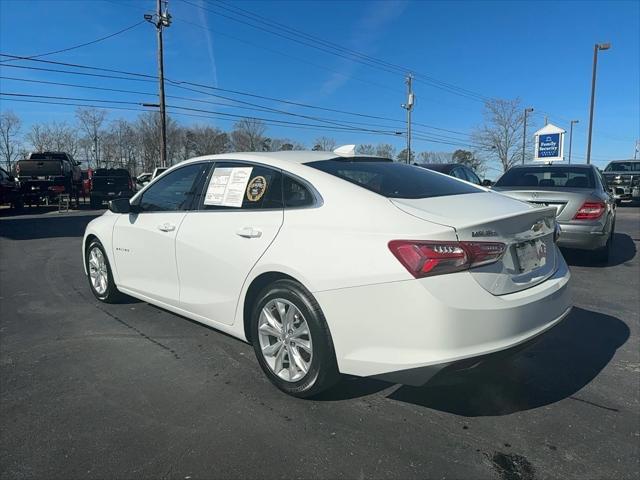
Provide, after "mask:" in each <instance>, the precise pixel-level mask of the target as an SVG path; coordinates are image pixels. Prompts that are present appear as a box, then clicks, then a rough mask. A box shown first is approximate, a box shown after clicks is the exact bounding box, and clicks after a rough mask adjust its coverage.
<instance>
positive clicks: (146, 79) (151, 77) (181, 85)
mask: <svg viewBox="0 0 640 480" xmlns="http://www.w3.org/2000/svg"><path fill="white" fill-rule="evenodd" d="M0 56H2V57H10V58H18V59H25V60H29V59H27V58H24V57H19V56H16V55H10V54H4V53H0ZM32 61H35V62H42V63H47V64H53V65H61V66H65V67H70V68H81V69H87V70H93V71H101V72H111V73H117V74H120V75H130V76H132V77H135V78H129V77H122V76H120V75H119V76H114V75H103V74H101V75H98V74H89V73H85V72H70V71H66V70H57V69H45V68H41V67H26V66H20V65H2V66H5V67H12V68H25V69H32V70H41V71H52V72H57V73H68V74H73V75H86V76H92V77H105V78H113V79H121V80H133V81H144V82H155V81H156V80H157V76H154V75H148V74H141V73H137V72H127V71H124V70H117V69H109V68H103V67H94V66H89V65H80V64H73V63H67V62H54V61H51V60H32ZM166 81H167V82H168V83H169V84H170V85H172V86H174V87H176V88H182V89H185V90H191V91H195V92H198V93H202V94H206V95H212V96H217V95H213V94H210V93H208V92H203V91H201V90H194V89H191V88H189V87H185V86H184V85H193V86H196V87H200V88H206V89H208V90H214V91H221V92H226V93H231V94H234V95H241V96H246V97H251V98H258V99H261V100H267V101H272V102H279V103H284V104H287V105H293V106H297V107H302V108H309V109H315V110H321V111H327V112H331V113H339V114H343V115H352V116H357V117H362V118H371V119H375V120H385V121H392V122H396V123H403V121H402V120H398V119H394V118H389V117H382V116H378V115H369V114H364V113H359V112H350V111H346V110H340V109H334V108H327V107H320V106H317V105H310V104H306V103H301V102H295V101H291V100H286V99H280V98H275V97H269V96H265V95H258V94H254V93H249V92H243V91H239V90H231V89H225V88H220V87H213V86H210V85H204V84H199V83H195V82H189V81H181V80H172V79H168V78H167V79H166ZM223 98H224V97H223ZM233 101H236V102H241V101H240V100H236V99H234V100H233ZM414 124H415V125H417V126H421V127H424V128H429V129H434V130H439V131H443V132H448V133H453V134H456V135H463V136H468V135H469V134H468V133H465V132H460V131H456V130H449V129H445V128H441V127H436V126H433V125H428V124H425V123H418V122H414Z"/></svg>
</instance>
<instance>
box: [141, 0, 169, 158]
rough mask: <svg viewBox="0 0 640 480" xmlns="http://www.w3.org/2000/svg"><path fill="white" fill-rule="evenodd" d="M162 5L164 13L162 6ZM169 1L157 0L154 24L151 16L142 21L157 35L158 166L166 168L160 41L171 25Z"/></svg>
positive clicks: (162, 49) (162, 56)
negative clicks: (164, 31)
mask: <svg viewBox="0 0 640 480" xmlns="http://www.w3.org/2000/svg"><path fill="white" fill-rule="evenodd" d="M163 3H164V12H163V11H162V4H163ZM168 3H169V0H157V11H156V15H155V22H154V21H152V20H154V16H153V15H149V14H147V15H145V16H144V19H145V20H146V21H148V22H150V23H153V24H154V25H155V27H156V31H157V33H158V84H159V85H158V96H159V106H160V166H161V167H166V166H167V112H166V108H165V100H164V48H163V41H162V30H163V29H164V28H165V27H168V26H169V25H171V15H170V14H169V13H168V12H167V4H168Z"/></svg>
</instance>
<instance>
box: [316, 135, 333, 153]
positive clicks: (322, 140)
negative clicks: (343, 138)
mask: <svg viewBox="0 0 640 480" xmlns="http://www.w3.org/2000/svg"><path fill="white" fill-rule="evenodd" d="M335 148H336V141H335V140H334V139H333V138H329V137H318V138H316V139H315V141H314V142H313V149H312V150H317V151H320V152H332V151H333V150H335Z"/></svg>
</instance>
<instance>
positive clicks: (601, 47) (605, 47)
mask: <svg viewBox="0 0 640 480" xmlns="http://www.w3.org/2000/svg"><path fill="white" fill-rule="evenodd" d="M609 48H611V44H610V43H596V44H595V45H594V46H593V73H592V76H591V107H590V109H589V135H588V137H587V165H588V164H590V163H591V133H592V130H593V103H594V100H595V96H596V71H597V67H598V51H599V50H609Z"/></svg>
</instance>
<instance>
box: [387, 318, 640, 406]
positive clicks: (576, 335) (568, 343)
mask: <svg viewBox="0 0 640 480" xmlns="http://www.w3.org/2000/svg"><path fill="white" fill-rule="evenodd" d="M628 338H629V328H628V327H627V325H626V324H625V323H624V322H622V321H621V320H619V319H617V318H615V317H612V316H610V315H605V314H602V313H598V312H593V311H589V310H585V309H582V308H574V309H573V311H572V312H571V314H569V316H567V318H566V319H565V320H564V321H563V322H561V323H560V324H559V325H557V326H556V327H554V328H553V329H552V330H551V331H549V332H548V333H547V334H546V335H545V336H544V337H543V338H541V339H540V341H539V342H537V343H536V344H534V345H532V346H531V347H530V348H528V349H526V350H523V351H521V352H520V353H518V354H516V355H515V356H514V357H511V358H508V359H502V360H501V361H500V362H496V363H486V364H481V365H479V366H478V367H476V368H474V369H472V370H467V371H462V372H454V373H449V374H445V375H436V377H434V378H433V379H432V380H431V381H430V382H429V383H427V384H426V385H424V386H422V387H409V386H402V387H400V388H398V389H397V390H395V391H394V392H393V393H392V394H390V395H389V397H388V398H391V399H393V400H397V401H401V402H407V403H411V404H414V405H420V406H423V407H427V408H431V409H434V410H440V411H443V412H449V413H453V414H456V415H461V416H466V417H481V416H500V415H508V414H511V413H515V412H520V411H523V410H530V409H533V408H538V407H541V406H544V405H549V404H552V403H555V402H558V401H560V400H563V399H565V398H569V397H571V398H573V399H574V400H577V401H582V402H586V403H589V404H591V405H594V406H595V407H600V408H603V409H605V410H615V408H612V406H607V405H598V404H596V403H594V402H590V401H588V400H586V399H581V398H575V397H573V395H574V394H575V393H576V392H578V391H580V390H581V389H582V388H583V387H584V386H585V385H587V384H589V383H590V382H591V381H592V380H593V379H594V378H595V377H596V376H597V375H598V374H599V373H600V371H602V369H604V368H605V367H606V366H607V364H608V363H609V362H610V361H611V359H612V358H613V355H614V354H615V352H616V350H617V349H618V348H619V347H620V346H621V345H623V344H624V343H625V342H626V341H627V339H628Z"/></svg>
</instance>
